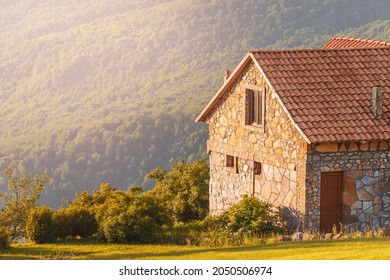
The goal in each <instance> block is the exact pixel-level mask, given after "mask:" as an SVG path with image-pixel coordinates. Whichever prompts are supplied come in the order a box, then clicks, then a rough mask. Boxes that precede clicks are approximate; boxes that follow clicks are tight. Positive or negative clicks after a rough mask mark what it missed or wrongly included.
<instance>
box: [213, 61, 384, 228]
mask: <svg viewBox="0 0 390 280" xmlns="http://www.w3.org/2000/svg"><path fill="white" fill-rule="evenodd" d="M248 90H260V91H262V92H263V94H264V95H265V113H264V122H263V123H264V125H260V126H259V125H247V124H246V120H247V119H246V114H248V113H247V112H248V110H247V109H246V106H248V102H247V94H246V93H247V91H248ZM206 122H207V123H208V124H209V140H208V142H207V149H208V152H209V155H210V213H211V214H219V213H221V212H223V211H224V210H226V209H227V208H229V207H230V205H231V204H233V203H236V202H238V201H239V200H240V199H241V198H242V195H253V196H256V197H258V198H259V199H261V200H264V201H267V202H270V203H272V204H273V205H274V206H275V207H277V208H279V209H280V210H282V213H283V214H284V215H285V217H288V219H289V220H288V223H289V225H290V226H291V228H293V227H296V226H297V225H298V222H299V223H302V225H303V228H307V229H313V230H318V229H319V227H320V215H321V213H320V194H321V174H322V173H324V172H342V183H341V193H340V197H341V203H342V207H341V208H342V210H341V213H340V214H341V223H342V224H343V225H347V226H353V227H363V226H366V225H370V226H379V225H384V224H385V223H387V222H388V220H389V219H390V183H389V179H388V178H390V160H389V158H390V152H389V145H390V143H389V142H388V141H371V142H347V143H317V144H308V142H307V141H306V140H305V139H304V138H303V136H302V134H301V133H300V132H299V128H297V127H296V126H295V125H294V122H293V121H292V120H291V118H290V117H289V114H288V113H287V112H286V110H285V108H284V107H283V104H282V102H281V101H280V100H279V98H278V96H277V95H276V94H275V93H274V92H273V90H272V88H271V87H270V86H269V84H268V83H267V82H266V78H265V77H264V76H263V75H262V73H261V72H260V71H259V70H258V68H257V67H256V66H255V64H254V63H253V62H250V63H249V64H248V65H247V66H246V68H245V69H244V70H242V72H241V74H240V75H239V77H238V78H237V79H236V80H235V81H234V83H233V84H232V85H231V86H230V87H229V88H227V89H226V92H224V95H223V97H222V98H221V99H219V101H218V103H217V104H216V105H215V106H213V108H212V110H211V111H210V113H209V114H208V115H207V119H206ZM228 155H229V156H232V157H233V159H234V160H233V161H234V164H233V165H232V166H230V167H228V166H227V163H226V162H227V156H228ZM255 162H256V163H259V164H261V172H260V173H259V174H255Z"/></svg>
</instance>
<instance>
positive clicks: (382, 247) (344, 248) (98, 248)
mask: <svg viewBox="0 0 390 280" xmlns="http://www.w3.org/2000/svg"><path fill="white" fill-rule="evenodd" d="M0 259H8V260H10V259H11V260H14V259H22V260H29V259H76V260H121V259H122V260H123V259H128V260H131V259H136V260H227V259H230V260H234V259H238V260H254V259H269V260H345V259H347V260H373V259H382V260H384V259H390V238H365V239H348V240H336V241H328V240H321V241H304V242H281V243H275V244H263V245H256V246H242V247H194V246H173V245H172V246H171V245H123V244H97V243H96V242H92V241H79V240H76V241H68V242H66V243H63V244H45V245H37V244H13V245H12V247H11V248H10V249H7V250H0Z"/></svg>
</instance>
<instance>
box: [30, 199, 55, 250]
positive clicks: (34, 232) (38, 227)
mask: <svg viewBox="0 0 390 280" xmlns="http://www.w3.org/2000/svg"><path fill="white" fill-rule="evenodd" d="M53 213H54V211H53V210H52V209H50V208H47V207H46V206H42V207H38V208H35V209H33V210H32V211H31V212H30V215H29V216H28V220H27V224H26V232H27V237H28V238H29V239H30V240H32V241H34V242H36V243H38V244H43V243H51V242H54V241H55V239H56V238H55V235H54V233H55V231H54V223H53Z"/></svg>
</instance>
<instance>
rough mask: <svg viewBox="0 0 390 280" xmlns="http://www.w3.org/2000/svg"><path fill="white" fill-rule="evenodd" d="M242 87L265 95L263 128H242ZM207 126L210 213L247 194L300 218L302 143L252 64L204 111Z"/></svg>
mask: <svg viewBox="0 0 390 280" xmlns="http://www.w3.org/2000/svg"><path fill="white" fill-rule="evenodd" d="M247 89H252V90H261V91H263V94H265V104H266V105H265V124H264V127H263V126H253V125H246V124H245V112H246V110H245V92H246V90H247ZM207 123H208V124H209V140H208V143H207V146H208V151H209V153H210V212H211V213H212V214H218V213H221V212H222V211H224V210H226V209H227V208H228V207H229V206H230V205H231V204H232V203H235V202H237V201H239V199H241V196H242V195H244V194H249V195H256V196H257V197H259V198H261V199H263V200H266V201H269V202H272V203H273V204H274V205H275V206H276V207H279V206H282V207H284V208H286V209H288V210H290V212H292V213H297V215H299V216H301V217H303V214H304V213H303V212H304V210H305V206H304V205H305V179H306V174H305V172H306V163H305V162H306V152H307V144H306V141H305V140H304V139H303V138H302V136H301V135H300V134H299V132H298V131H297V130H296V128H295V127H294V125H293V123H292V122H291V120H290V119H289V117H288V115H287V114H286V112H285V111H284V109H283V108H282V106H281V105H280V103H279V100H278V97H277V96H276V94H274V93H273V92H272V90H271V89H270V87H269V86H268V85H267V83H266V81H265V79H264V78H263V77H262V76H261V74H260V72H259V71H258V69H257V68H256V66H255V65H254V64H253V63H250V65H249V66H248V67H247V68H246V69H245V70H244V71H243V72H242V74H241V75H240V77H239V78H238V79H237V81H236V82H235V83H234V84H233V85H232V86H231V87H230V88H229V89H228V91H227V92H226V93H225V95H224V97H223V98H222V99H221V100H220V101H219V103H218V104H217V105H216V106H215V108H214V109H213V110H212V111H211V112H210V114H209V116H208V119H207ZM226 155H231V156H234V157H235V159H236V158H238V170H237V169H236V166H235V167H234V168H233V167H226ZM254 161H257V162H260V163H261V167H262V168H261V169H262V170H261V171H262V172H261V174H259V175H254ZM237 171H238V173H237Z"/></svg>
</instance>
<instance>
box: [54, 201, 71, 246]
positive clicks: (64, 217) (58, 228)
mask: <svg viewBox="0 0 390 280" xmlns="http://www.w3.org/2000/svg"><path fill="white" fill-rule="evenodd" d="M53 224H54V236H55V237H56V238H60V239H65V238H66V237H68V236H71V235H72V225H71V224H70V218H69V215H68V211H67V209H66V208H60V209H58V210H57V211H56V212H55V213H54V214H53Z"/></svg>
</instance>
